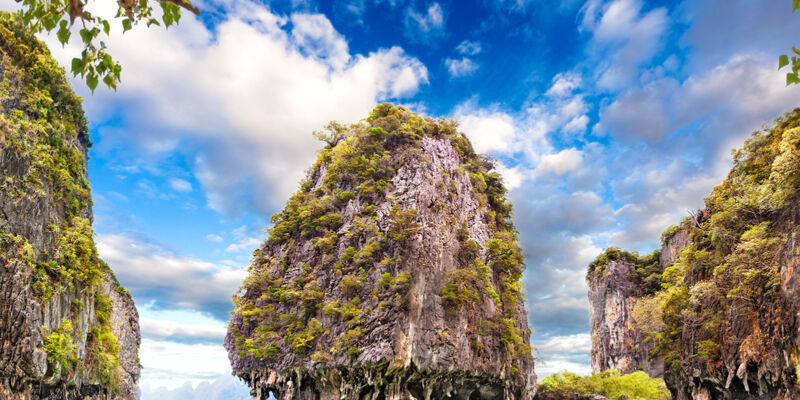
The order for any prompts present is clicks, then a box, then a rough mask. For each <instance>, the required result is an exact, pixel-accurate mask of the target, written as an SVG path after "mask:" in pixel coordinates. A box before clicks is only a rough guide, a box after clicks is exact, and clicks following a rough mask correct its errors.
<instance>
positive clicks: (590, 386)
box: [538, 370, 671, 400]
mask: <svg viewBox="0 0 800 400" xmlns="http://www.w3.org/2000/svg"><path fill="white" fill-rule="evenodd" d="M538 390H539V392H540V393H542V394H548V395H552V396H554V397H564V398H566V397H569V396H590V395H593V394H598V395H601V396H606V397H608V398H609V399H611V400H668V399H670V398H671V395H670V392H669V390H668V389H667V386H666V385H665V384H664V380H663V379H655V378H651V377H649V376H647V374H645V373H644V372H642V371H636V372H633V373H630V374H628V375H620V374H619V373H618V372H617V371H616V370H609V371H605V372H601V373H599V374H596V375H592V376H588V377H583V376H578V375H576V374H573V373H571V372H560V373H557V374H554V375H551V376H548V377H547V378H544V379H542V380H541V381H540V382H539V386H538Z"/></svg>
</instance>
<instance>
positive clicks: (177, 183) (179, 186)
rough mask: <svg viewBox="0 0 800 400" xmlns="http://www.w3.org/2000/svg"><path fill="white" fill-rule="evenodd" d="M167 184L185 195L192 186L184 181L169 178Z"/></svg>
mask: <svg viewBox="0 0 800 400" xmlns="http://www.w3.org/2000/svg"><path fill="white" fill-rule="evenodd" d="M168 182H169V186H170V187H171V188H172V189H173V190H175V191H177V192H182V193H186V192H191V191H192V184H191V183H190V182H189V181H187V180H185V179H181V178H170V179H169V181H168Z"/></svg>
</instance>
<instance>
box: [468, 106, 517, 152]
mask: <svg viewBox="0 0 800 400" xmlns="http://www.w3.org/2000/svg"><path fill="white" fill-rule="evenodd" d="M454 118H455V120H456V121H458V122H459V129H460V130H461V131H462V132H464V133H465V134H466V135H467V137H469V139H470V141H471V142H472V146H473V147H474V148H475V151H477V152H479V153H489V152H506V151H511V150H512V148H513V143H514V140H515V136H516V127H515V126H514V123H515V121H514V118H513V117H512V116H511V115H509V114H507V113H504V112H502V111H496V110H495V111H493V110H485V109H477V110H475V109H471V107H470V105H469V104H465V105H463V106H461V107H460V108H458V109H456V111H455V116H454Z"/></svg>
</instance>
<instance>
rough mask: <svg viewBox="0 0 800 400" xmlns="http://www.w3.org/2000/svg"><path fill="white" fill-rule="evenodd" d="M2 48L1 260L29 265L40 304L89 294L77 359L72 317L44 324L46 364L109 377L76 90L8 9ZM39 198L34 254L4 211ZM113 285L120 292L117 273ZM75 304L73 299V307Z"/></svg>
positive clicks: (110, 357) (24, 207)
mask: <svg viewBox="0 0 800 400" xmlns="http://www.w3.org/2000/svg"><path fill="white" fill-rule="evenodd" d="M0 54H2V56H1V57H2V58H0V71H2V78H3V79H2V82H0V105H2V108H0V151H2V153H3V155H4V157H3V158H2V160H3V161H4V162H6V163H9V164H7V165H4V167H5V168H6V171H8V173H7V174H6V175H5V177H4V179H3V181H2V182H0V198H2V199H3V200H4V201H7V202H8V204H9V205H11V208H12V210H13V211H12V213H14V214H16V215H13V216H6V215H2V216H0V249H1V250H2V251H3V254H4V256H5V258H6V260H5V261H6V262H7V263H10V262H14V261H22V262H23V263H24V264H25V265H26V266H27V267H28V268H30V269H31V270H32V272H33V273H32V274H31V275H32V276H31V282H30V285H31V287H32V289H33V293H34V295H35V297H36V300H37V301H38V302H39V303H40V304H42V305H43V306H46V305H47V303H48V302H49V301H50V299H51V298H52V297H53V296H55V295H59V294H65V293H80V295H81V296H85V298H88V299H89V300H90V301H94V303H95V307H96V309H97V315H96V321H95V323H94V324H93V326H91V327H90V333H89V334H90V337H89V338H88V348H87V352H88V353H89V354H88V356H87V358H86V359H85V360H83V363H81V362H80V361H79V360H78V359H77V354H73V353H74V351H73V350H72V347H71V346H73V345H74V344H73V343H74V341H75V340H76V339H74V337H73V336H74V334H75V332H73V331H72V330H73V324H72V321H71V320H70V319H65V320H64V321H63V322H62V324H61V326H60V327H58V329H55V330H53V331H52V332H49V331H46V330H45V331H44V332H42V333H43V336H44V337H45V351H47V353H48V364H49V367H50V368H51V369H52V371H53V372H59V373H60V374H61V375H66V376H74V375H76V374H79V373H80V374H81V375H83V376H87V377H89V378H90V379H95V380H97V381H100V382H106V383H114V382H116V381H117V380H118V375H119V369H120V368H119V361H118V360H117V353H118V352H119V346H118V345H117V343H116V338H115V337H114V336H113V334H112V333H111V318H110V310H111V305H110V303H109V300H108V299H107V298H105V297H104V296H102V294H100V292H101V290H102V288H101V286H102V285H103V284H104V283H105V282H106V280H107V279H113V275H112V274H111V273H110V270H109V268H108V266H107V265H106V264H105V263H103V261H102V260H100V258H99V257H98V254H97V249H96V247H95V244H94V240H93V235H94V233H93V231H92V227H91V222H90V220H89V215H88V211H89V210H90V208H91V197H90V192H89V190H90V189H89V183H88V181H87V179H86V177H87V171H86V153H85V149H86V148H87V147H88V146H89V145H90V143H89V138H88V133H87V126H86V119H85V117H84V114H83V110H82V108H81V99H80V98H79V97H77V96H76V95H75V94H74V92H73V91H72V89H71V88H70V87H69V85H68V83H67V81H66V78H65V76H64V70H63V69H62V68H60V67H59V66H58V64H57V63H56V61H55V60H54V59H53V58H52V57H51V56H50V53H49V51H48V50H47V48H46V47H45V46H44V44H43V43H41V42H40V41H38V40H37V39H36V38H35V37H33V35H32V34H30V32H28V31H26V29H25V28H24V26H23V24H22V23H20V22H19V21H18V20H17V18H16V17H15V16H12V15H10V14H8V13H0ZM41 204H46V205H47V206H46V207H43V209H44V210H43V211H39V212H40V213H41V212H44V213H50V214H49V215H48V214H45V216H46V217H48V218H50V219H49V221H50V223H49V224H47V226H43V227H41V228H42V230H43V234H44V236H45V237H46V238H47V243H50V245H49V247H46V248H43V249H39V250H38V251H41V252H42V254H37V255H36V256H34V254H33V253H34V250H33V246H32V245H31V244H30V243H28V241H27V240H26V239H25V238H24V237H22V236H18V235H13V234H11V233H10V231H11V229H10V227H9V221H7V220H6V219H5V218H26V217H31V218H33V217H34V216H30V215H28V214H25V213H26V212H29V210H30V209H37V207H41ZM20 216H22V217H20ZM35 217H37V218H38V217H39V216H38V215H37V216H35ZM20 249H22V250H20ZM112 286H113V287H115V288H116V289H117V290H118V291H119V292H120V293H125V290H124V289H123V288H121V287H119V283H118V282H116V280H114V282H112ZM83 306H84V305H83V301H81V300H76V301H75V302H73V304H72V307H73V312H77V311H79V310H80V309H82V307H83ZM111 386H114V385H111Z"/></svg>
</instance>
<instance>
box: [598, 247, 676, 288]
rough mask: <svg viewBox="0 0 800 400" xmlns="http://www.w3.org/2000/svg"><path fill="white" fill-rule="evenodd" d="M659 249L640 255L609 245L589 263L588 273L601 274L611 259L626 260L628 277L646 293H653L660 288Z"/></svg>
mask: <svg viewBox="0 0 800 400" xmlns="http://www.w3.org/2000/svg"><path fill="white" fill-rule="evenodd" d="M658 256H659V251H658V250H656V251H654V252H652V253H650V254H647V255H644V256H640V255H639V253H636V252H629V251H625V250H620V249H618V248H616V247H609V248H608V249H606V251H605V252H603V253H601V254H600V255H599V256H597V258H596V259H594V261H592V262H591V263H590V264H589V271H588V274H590V275H591V274H602V273H603V272H604V271H605V268H606V266H607V265H608V263H609V262H612V261H623V262H627V263H628V264H629V265H630V266H631V272H630V279H631V281H632V282H634V283H636V285H637V286H638V287H639V288H641V289H642V291H643V292H644V293H646V294H653V293H655V292H656V291H658V290H659V289H660V288H661V272H662V271H661V265H660V264H659V261H658Z"/></svg>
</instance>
